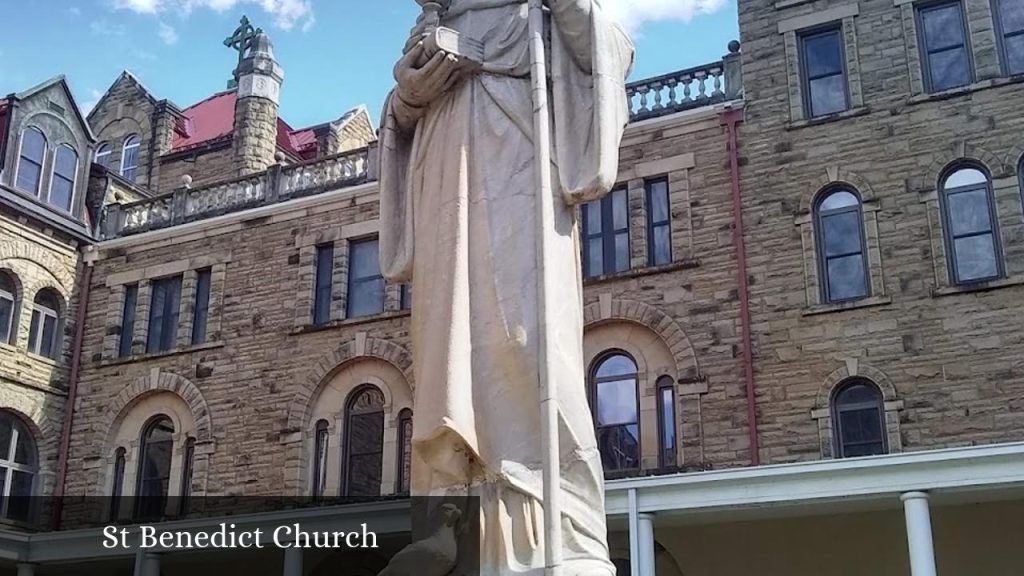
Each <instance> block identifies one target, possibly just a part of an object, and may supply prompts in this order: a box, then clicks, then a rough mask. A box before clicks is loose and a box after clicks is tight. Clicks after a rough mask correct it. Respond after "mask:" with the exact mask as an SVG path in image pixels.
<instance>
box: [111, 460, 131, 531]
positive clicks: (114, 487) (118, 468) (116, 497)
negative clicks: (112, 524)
mask: <svg viewBox="0 0 1024 576" xmlns="http://www.w3.org/2000/svg"><path fill="white" fill-rule="evenodd" d="M127 456H128V453H127V451H126V450H125V449H124V448H118V449H117V450H115V451H114V478H113V480H114V481H113V482H112V483H111V485H110V519H111V520H117V519H118V518H119V517H120V515H121V499H122V498H124V467H125V461H126V459H127Z"/></svg>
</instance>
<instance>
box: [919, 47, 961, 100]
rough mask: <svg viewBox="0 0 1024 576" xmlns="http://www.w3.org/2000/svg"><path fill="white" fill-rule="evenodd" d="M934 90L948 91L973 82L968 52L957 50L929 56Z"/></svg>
mask: <svg viewBox="0 0 1024 576" xmlns="http://www.w3.org/2000/svg"><path fill="white" fill-rule="evenodd" d="M929 62H930V64H931V65H930V68H931V79H932V90H935V91H939V90H946V89H949V88H956V87H958V86H964V85H966V84H969V83H970V82H971V72H970V68H969V66H968V64H967V51H966V50H965V49H963V48H955V49H952V50H947V51H945V52H938V53H936V54H932V55H931V56H929Z"/></svg>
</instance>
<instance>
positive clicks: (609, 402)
mask: <svg viewBox="0 0 1024 576" xmlns="http://www.w3.org/2000/svg"><path fill="white" fill-rule="evenodd" d="M636 410H637V405H636V378H635V377H634V378H630V379H629V380H615V381H612V382H598V383H597V424H598V426H613V425H616V424H631V423H634V422H636V421H637V413H636Z"/></svg>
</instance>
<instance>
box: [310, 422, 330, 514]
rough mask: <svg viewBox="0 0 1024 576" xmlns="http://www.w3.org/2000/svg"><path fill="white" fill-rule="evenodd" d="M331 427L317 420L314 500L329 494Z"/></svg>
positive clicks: (314, 450)
mask: <svg viewBox="0 0 1024 576" xmlns="http://www.w3.org/2000/svg"><path fill="white" fill-rule="evenodd" d="M330 428H331V425H330V424H328V422H327V420H323V419H321V420H317V423H316V430H315V431H314V433H313V490H312V493H313V499H314V500H320V499H321V498H323V497H324V496H325V495H326V493H327V454H328V452H327V450H328V447H329V445H330V440H331V436H330V434H331V432H330Z"/></svg>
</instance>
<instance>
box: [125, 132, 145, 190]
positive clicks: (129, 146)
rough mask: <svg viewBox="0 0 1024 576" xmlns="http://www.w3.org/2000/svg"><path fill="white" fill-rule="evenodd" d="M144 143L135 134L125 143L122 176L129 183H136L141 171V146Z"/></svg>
mask: <svg viewBox="0 0 1024 576" xmlns="http://www.w3.org/2000/svg"><path fill="white" fill-rule="evenodd" d="M141 143H142V141H141V140H139V137H138V136H135V135H134V134H133V135H131V136H129V137H128V138H126V139H125V141H124V147H123V148H122V149H121V176H122V177H124V179H125V180H127V181H129V182H135V176H136V175H137V173H138V170H139V146H140V144H141Z"/></svg>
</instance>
